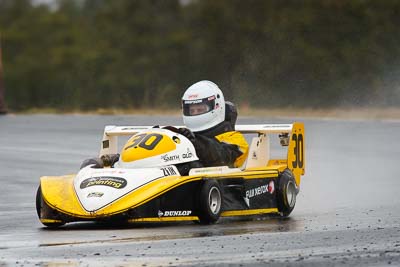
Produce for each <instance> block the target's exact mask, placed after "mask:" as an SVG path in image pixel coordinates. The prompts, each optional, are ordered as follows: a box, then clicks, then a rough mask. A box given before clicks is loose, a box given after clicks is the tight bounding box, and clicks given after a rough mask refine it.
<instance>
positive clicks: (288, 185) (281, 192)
mask: <svg viewBox="0 0 400 267" xmlns="http://www.w3.org/2000/svg"><path fill="white" fill-rule="evenodd" d="M297 193H298V189H297V186H296V181H295V180H294V177H293V174H292V172H291V171H290V170H288V169H287V170H285V171H284V172H283V173H282V175H281V177H279V182H278V188H277V202H278V203H277V204H278V210H279V212H280V213H281V215H282V216H283V217H287V216H289V214H290V213H291V212H292V211H293V209H294V206H295V205H296V197H297Z"/></svg>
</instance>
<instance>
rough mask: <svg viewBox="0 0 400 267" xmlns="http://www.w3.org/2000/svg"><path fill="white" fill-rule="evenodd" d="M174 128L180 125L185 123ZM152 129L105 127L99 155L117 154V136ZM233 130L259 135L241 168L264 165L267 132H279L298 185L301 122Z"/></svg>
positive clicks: (301, 168)
mask: <svg viewBox="0 0 400 267" xmlns="http://www.w3.org/2000/svg"><path fill="white" fill-rule="evenodd" d="M160 127H163V126H160ZM174 127H176V128H180V127H184V126H174ZM151 128H153V126H114V125H108V126H106V127H105V129H104V134H103V139H102V144H101V149H100V156H102V155H105V154H116V153H118V136H130V135H134V134H136V133H138V132H142V131H145V130H148V129H151ZM235 129H236V131H239V132H241V133H244V134H249V133H250V134H251V133H253V134H258V136H257V137H254V138H253V140H252V142H251V144H250V147H249V156H248V158H247V160H246V163H245V166H243V167H242V169H252V168H258V167H265V166H266V165H267V164H268V161H269V160H270V157H269V154H270V149H269V135H270V134H278V135H279V138H280V143H281V145H282V146H287V147H288V150H287V167H288V168H289V169H290V170H291V171H292V172H293V174H294V176H295V178H296V182H297V184H299V183H300V176H301V175H304V171H305V151H304V147H305V145H304V143H305V132H304V124H303V123H300V122H294V123H291V124H249V125H236V126H235Z"/></svg>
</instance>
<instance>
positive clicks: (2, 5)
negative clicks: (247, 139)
mask: <svg viewBox="0 0 400 267" xmlns="http://www.w3.org/2000/svg"><path fill="white" fill-rule="evenodd" d="M399 15H400V2H399V1H397V0H383V1H373V0H352V1H337V0H322V1H315V0H304V1H295V0H285V1H282V0H271V1H264V0H248V1H241V0H219V1H212V0H201V1H200V0H192V1H179V0H170V1H163V0H119V1H110V0H58V1H57V3H56V5H52V6H51V7H49V6H47V5H32V4H31V2H30V1H29V0H0V32H1V34H2V38H3V40H2V41H3V43H2V44H3V61H4V62H3V63H4V66H5V72H4V82H5V84H6V85H7V88H12V90H8V91H7V95H6V98H7V103H8V105H9V107H10V108H12V109H15V110H21V109H27V108H32V107H42V108H46V107H48V108H57V109H96V108H103V107H106V108H108V107H128V108H141V107H158V108H163V107H168V106H170V107H178V106H179V98H180V96H181V95H182V93H183V91H184V90H185V88H187V87H188V86H189V85H190V84H192V83H194V82H196V81H199V80H202V79H210V80H213V81H215V82H216V83H217V84H219V85H220V87H221V88H222V89H223V91H224V92H225V94H226V97H227V98H228V99H231V100H233V101H234V102H236V103H238V104H245V105H251V106H256V107H273V106H276V107H287V106H307V107H327V106H338V105H339V106H343V105H345V106H346V105H347V106H353V105H358V106H359V105H368V106H369V105H375V106H383V105H392V106H395V105H398V104H399V103H400V92H399V90H400V89H399V84H400V78H399V77H400V76H399V75H398V74H399V72H400V46H399V45H398V44H399V41H400V28H399V27H398V25H400V16H399Z"/></svg>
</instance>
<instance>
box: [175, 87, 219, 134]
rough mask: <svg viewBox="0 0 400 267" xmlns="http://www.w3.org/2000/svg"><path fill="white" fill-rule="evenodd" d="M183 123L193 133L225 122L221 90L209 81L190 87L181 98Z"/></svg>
mask: <svg viewBox="0 0 400 267" xmlns="http://www.w3.org/2000/svg"><path fill="white" fill-rule="evenodd" d="M182 109H183V122H184V124H185V125H186V127H188V128H189V129H190V130H192V131H193V132H200V131H205V130H208V129H210V128H212V127H214V126H216V125H218V124H220V123H221V122H223V121H224V120H225V100H224V95H223V94H222V91H221V89H219V88H218V86H217V85H216V84H215V83H213V82H210V81H200V82H197V83H195V84H193V85H192V86H190V87H189V88H188V89H187V90H186V92H185V93H184V94H183V97H182Z"/></svg>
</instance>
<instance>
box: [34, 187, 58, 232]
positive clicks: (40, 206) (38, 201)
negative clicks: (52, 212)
mask: <svg viewBox="0 0 400 267" xmlns="http://www.w3.org/2000/svg"><path fill="white" fill-rule="evenodd" d="M45 208H48V207H47V205H46V204H45V203H44V201H43V198H42V189H41V187H40V186H39V188H38V190H37V192H36V212H37V215H38V217H39V219H41V218H42V217H41V216H42V209H45ZM41 223H42V224H43V225H45V226H47V227H59V226H62V225H64V224H65V222H42V221H41Z"/></svg>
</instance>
